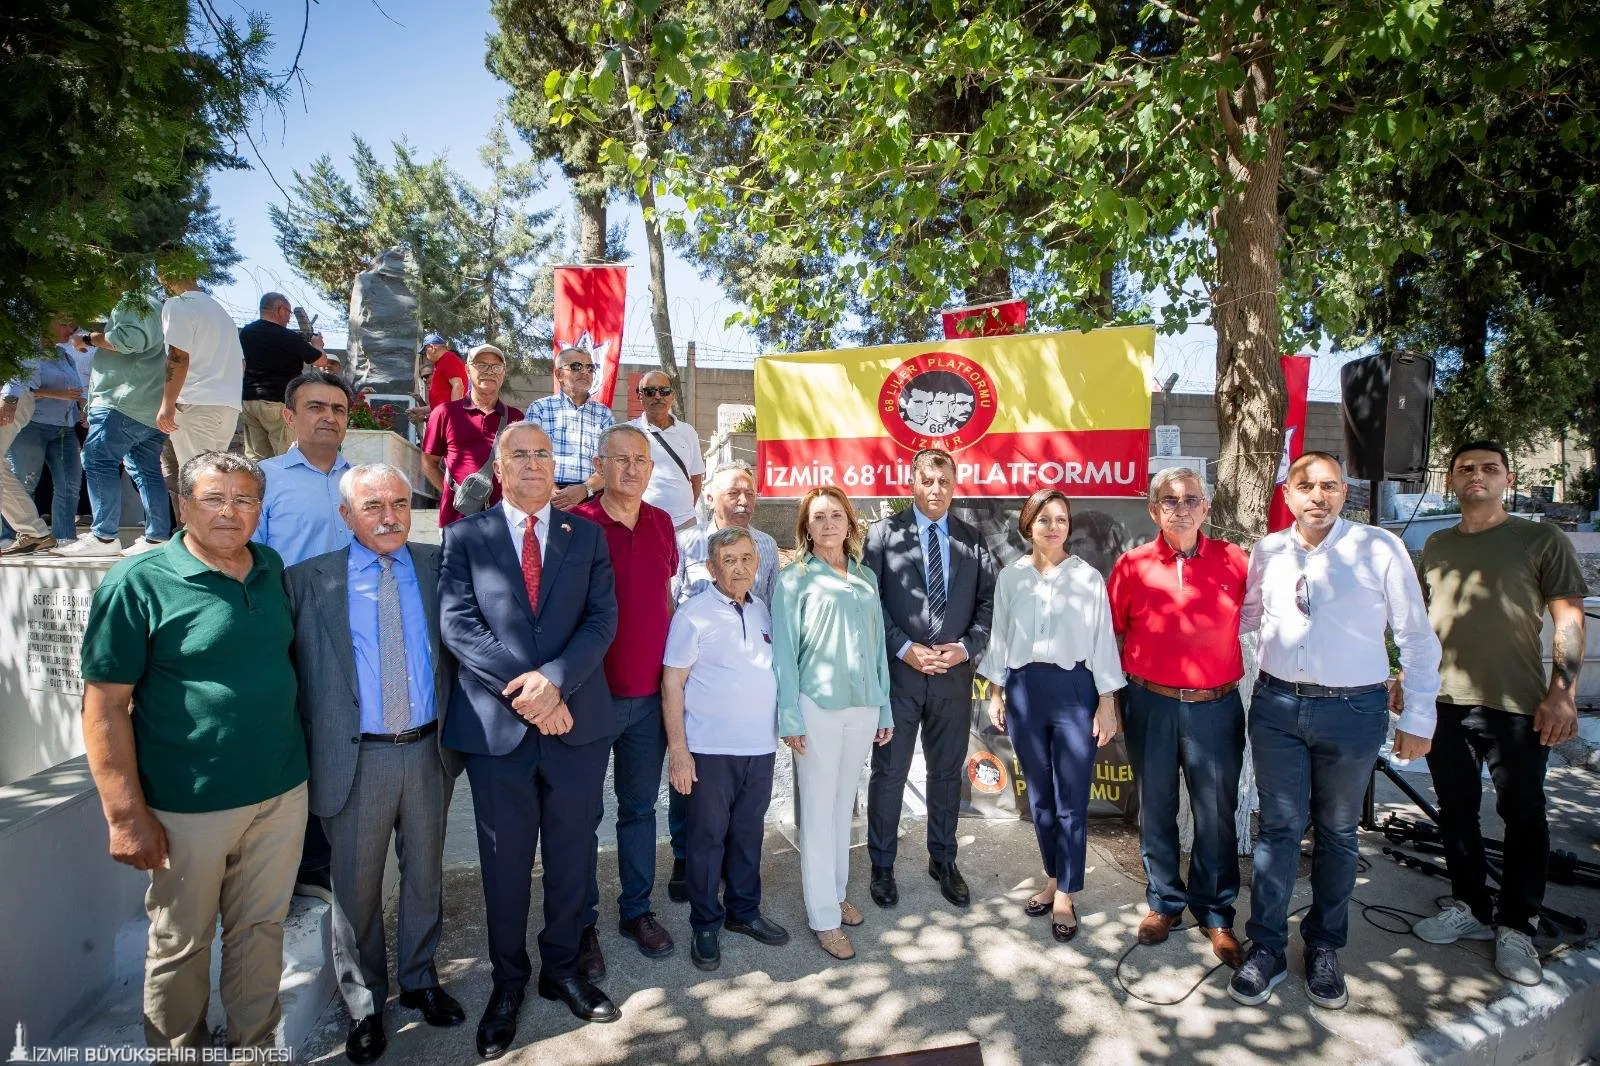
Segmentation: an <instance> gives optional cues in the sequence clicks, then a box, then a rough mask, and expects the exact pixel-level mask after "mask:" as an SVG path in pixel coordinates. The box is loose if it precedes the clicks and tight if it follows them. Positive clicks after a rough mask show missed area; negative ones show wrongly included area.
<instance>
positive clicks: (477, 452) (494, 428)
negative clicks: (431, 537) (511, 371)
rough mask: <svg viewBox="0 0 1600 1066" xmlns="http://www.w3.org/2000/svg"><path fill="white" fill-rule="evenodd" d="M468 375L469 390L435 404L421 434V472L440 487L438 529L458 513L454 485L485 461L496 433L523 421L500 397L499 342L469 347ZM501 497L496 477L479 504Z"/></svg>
mask: <svg viewBox="0 0 1600 1066" xmlns="http://www.w3.org/2000/svg"><path fill="white" fill-rule="evenodd" d="M467 379H468V380H469V381H470V382H471V384H472V388H471V390H470V391H469V392H468V393H467V395H465V396H463V397H462V398H461V399H459V400H450V401H448V402H446V403H442V404H440V405H439V406H438V407H435V408H434V409H433V410H432V411H431V412H430V413H429V414H428V428H427V430H426V431H424V433H423V435H422V472H423V473H424V474H425V475H427V478H428V480H429V481H430V482H432V484H433V487H434V488H435V489H438V490H439V528H440V529H443V528H444V527H445V526H447V525H449V524H450V523H451V522H454V521H455V520H456V519H458V518H460V517H461V515H460V513H459V512H458V511H456V508H455V495H456V486H457V485H459V484H461V483H462V482H463V481H465V480H466V479H467V478H469V477H471V476H472V475H473V474H476V473H477V472H478V471H479V470H482V469H483V468H484V467H486V466H488V465H489V456H490V453H491V452H493V451H494V438H495V434H497V433H499V432H500V428H501V427H502V426H507V425H510V424H512V423H514V422H520V421H522V412H521V411H520V410H518V409H517V408H515V407H511V406H508V405H507V404H504V403H502V402H501V401H500V386H501V385H502V384H503V383H504V382H505V380H506V356H505V353H504V352H502V351H501V350H500V349H499V348H496V347H495V346H494V345H492V344H480V345H478V346H477V347H476V348H473V349H472V350H471V351H469V352H468V353H467ZM499 502H500V482H499V481H495V482H494V486H493V488H492V489H491V490H490V493H489V498H488V499H487V500H486V501H485V502H484V505H483V508H484V510H487V509H489V508H490V507H493V506H494V505H495V504H496V503H499Z"/></svg>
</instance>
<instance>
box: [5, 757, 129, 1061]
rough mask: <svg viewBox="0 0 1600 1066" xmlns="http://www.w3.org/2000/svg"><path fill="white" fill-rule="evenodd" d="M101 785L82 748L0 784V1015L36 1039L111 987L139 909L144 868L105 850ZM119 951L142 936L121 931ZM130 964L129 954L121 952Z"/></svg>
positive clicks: (64, 1024) (44, 1039) (43, 1040)
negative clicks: (1, 975) (1, 909)
mask: <svg viewBox="0 0 1600 1066" xmlns="http://www.w3.org/2000/svg"><path fill="white" fill-rule="evenodd" d="M107 838H108V831H107V829H106V823H105V816H104V815H103V814H102V812H101V810H100V794H99V793H98V792H96V791H95V788H94V785H93V783H92V781H91V780H90V777H89V768H88V766H87V764H86V761H85V760H84V758H83V757H82V756H79V757H78V758H75V759H70V760H68V761H66V762H64V763H62V764H61V765H60V766H56V767H54V768H52V769H49V770H46V771H44V772H42V773H39V774H35V775H33V776H32V777H29V778H27V779H25V780H23V781H19V782H17V783H15V784H12V785H6V786H4V787H0V899H3V900H5V901H6V911H7V915H8V919H9V920H7V921H5V922H0V959H4V960H5V961H6V971H7V976H6V979H5V980H4V981H0V1018H4V1019H6V1024H7V1026H8V1028H7V1030H6V1031H7V1032H8V1033H9V1032H10V1029H9V1026H10V1025H11V1024H14V1023H15V1022H17V1021H20V1022H21V1023H22V1024H23V1025H24V1026H26V1027H27V1031H28V1036H29V1042H30V1043H31V1044H34V1045H43V1044H48V1043H50V1042H51V1039H52V1038H53V1037H54V1036H56V1035H57V1034H59V1033H60V1032H61V1031H62V1030H63V1029H65V1028H68V1027H70V1026H72V1025H74V1024H76V1023H78V1022H81V1020H82V1018H83V1017H84V1016H85V1015H86V1014H87V1013H88V1012H90V1011H91V1010H92V1009H93V1008H94V1007H95V1005H96V1004H97V1003H98V1002H99V1001H100V1000H101V999H102V998H103V997H104V996H105V995H106V993H107V992H108V991H110V990H111V986H112V984H113V983H114V982H115V981H116V980H117V976H118V973H119V969H120V970H122V971H126V970H127V969H128V966H127V965H124V966H122V967H119V965H118V963H119V959H118V952H117V947H118V945H117V941H118V934H119V932H121V931H122V930H124V929H125V928H127V927H129V926H130V924H132V923H138V922H140V921H141V920H142V919H143V917H144V892H145V888H146V886H147V885H148V884H149V883H150V879H149V877H148V876H147V875H145V874H142V873H140V872H139V871H137V870H135V869H133V868H132V867H130V866H123V865H121V864H119V863H116V862H113V861H112V860H111V857H110V856H109V855H108V854H107V853H106V841H107ZM123 939H124V941H125V943H124V945H123V951H124V953H128V954H130V955H133V954H135V953H136V957H138V958H142V957H143V952H144V945H143V943H142V942H138V940H137V938H136V937H124V938H123ZM122 961H123V962H125V963H129V964H131V963H132V962H133V961H134V959H133V958H130V959H126V960H122Z"/></svg>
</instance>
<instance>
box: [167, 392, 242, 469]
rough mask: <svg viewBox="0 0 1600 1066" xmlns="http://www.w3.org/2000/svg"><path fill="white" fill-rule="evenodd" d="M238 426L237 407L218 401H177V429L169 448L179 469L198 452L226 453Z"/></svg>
mask: <svg viewBox="0 0 1600 1066" xmlns="http://www.w3.org/2000/svg"><path fill="white" fill-rule="evenodd" d="M238 427H239V409H238V408H237V407H224V406H222V405H221V404H201V403H180V404H179V405H178V432H176V433H174V434H172V451H173V453H174V454H175V455H177V457H178V469H179V470H182V469H183V464H184V463H187V462H188V461H189V460H190V459H193V458H194V457H195V456H197V455H199V454H200V453H201V452H225V451H227V450H228V448H229V447H231V446H232V444H233V431H234V430H235V429H237V428H238Z"/></svg>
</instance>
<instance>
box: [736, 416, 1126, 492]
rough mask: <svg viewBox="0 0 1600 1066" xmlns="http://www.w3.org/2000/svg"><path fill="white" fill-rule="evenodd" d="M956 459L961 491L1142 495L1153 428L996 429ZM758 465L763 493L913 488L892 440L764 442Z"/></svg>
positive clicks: (906, 455)
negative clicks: (835, 487)
mask: <svg viewBox="0 0 1600 1066" xmlns="http://www.w3.org/2000/svg"><path fill="white" fill-rule="evenodd" d="M955 459H956V486H955V493H956V495H957V496H1011V497H1016V496H1028V495H1030V494H1032V493H1033V492H1034V491H1036V490H1038V489H1043V488H1057V489H1060V490H1061V491H1062V492H1064V493H1066V494H1067V495H1068V496H1113V497H1115V496H1124V497H1142V496H1144V495H1145V491H1146V481H1147V475H1146V473H1145V468H1146V466H1147V465H1148V463H1149V461H1150V431H1149V430H1148V429H1094V430H1072V431H1064V432H1057V433H990V434H988V435H987V436H984V437H983V438H981V439H980V440H978V441H977V442H976V443H974V444H973V445H972V446H970V447H968V448H963V449H962V450H961V451H960V452H957V453H956V456H955ZM756 469H757V474H758V481H759V483H760V485H761V494H762V495H763V496H784V497H799V496H804V495H805V494H806V492H807V491H808V490H810V489H813V488H815V487H817V486H818V485H838V486H839V487H840V488H842V489H844V491H845V493H846V494H847V495H850V496H904V495H906V494H907V493H909V492H910V491H911V453H910V452H908V451H907V450H906V449H905V448H904V447H902V446H901V445H899V444H897V443H895V441H894V440H892V439H891V438H889V437H855V438H826V439H820V440H758V441H756Z"/></svg>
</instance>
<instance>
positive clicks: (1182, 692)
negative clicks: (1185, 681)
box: [1128, 674, 1239, 703]
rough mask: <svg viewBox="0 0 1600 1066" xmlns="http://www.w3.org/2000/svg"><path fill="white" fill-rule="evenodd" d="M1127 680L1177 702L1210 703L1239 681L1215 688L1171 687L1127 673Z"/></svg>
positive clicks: (1236, 685)
mask: <svg viewBox="0 0 1600 1066" xmlns="http://www.w3.org/2000/svg"><path fill="white" fill-rule="evenodd" d="M1128 680H1129V681H1132V682H1133V683H1134V684H1135V685H1138V686H1139V687H1140V688H1142V689H1148V690H1150V691H1151V692H1154V693H1155V694H1156V695H1157V696H1165V697H1167V699H1169V700H1177V701H1178V702H1179V703H1210V702H1211V701H1212V700H1220V699H1221V698H1222V697H1224V696H1226V695H1227V694H1228V693H1230V692H1232V691H1233V690H1234V689H1236V688H1238V687H1239V682H1237V681H1230V682H1228V683H1227V684H1226V685H1218V686H1217V687H1216V688H1173V687H1172V686H1171V685H1158V684H1156V683H1155V682H1154V681H1146V680H1145V679H1144V678H1142V677H1135V676H1134V675H1132V674H1129V675H1128Z"/></svg>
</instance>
